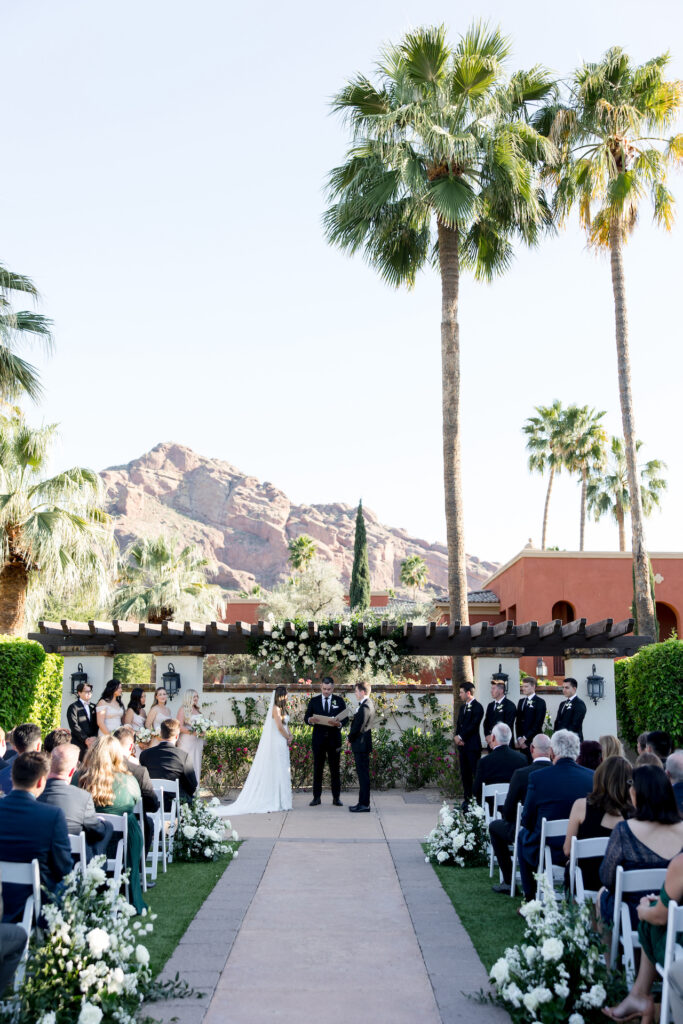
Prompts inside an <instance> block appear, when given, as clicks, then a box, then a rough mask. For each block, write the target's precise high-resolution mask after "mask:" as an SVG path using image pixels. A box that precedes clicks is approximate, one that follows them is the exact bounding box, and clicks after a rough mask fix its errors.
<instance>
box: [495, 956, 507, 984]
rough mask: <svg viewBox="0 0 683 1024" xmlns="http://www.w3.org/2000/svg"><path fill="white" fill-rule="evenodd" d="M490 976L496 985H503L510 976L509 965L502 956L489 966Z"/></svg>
mask: <svg viewBox="0 0 683 1024" xmlns="http://www.w3.org/2000/svg"><path fill="white" fill-rule="evenodd" d="M491 977H492V978H493V980H494V981H495V983H496V985H503V984H505V982H506V981H507V980H508V978H509V977H510V965H509V964H508V962H507V960H506V959H505V957H504V956H502V957H501V958H500V960H496V962H495V964H494V965H493V967H492V968H491Z"/></svg>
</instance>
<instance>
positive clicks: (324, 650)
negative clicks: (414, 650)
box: [248, 619, 403, 676]
mask: <svg viewBox="0 0 683 1024" xmlns="http://www.w3.org/2000/svg"><path fill="white" fill-rule="evenodd" d="M292 625H293V633H294V635H289V634H288V633H285V630H284V624H283V623H275V624H274V625H273V627H272V630H271V633H270V634H269V635H267V634H264V635H263V636H258V635H256V636H254V635H252V636H250V637H249V639H248V646H249V653H250V654H252V655H254V656H255V657H258V659H259V661H260V662H261V663H262V664H264V665H267V666H269V667H270V668H271V669H283V668H289V669H291V670H292V672H293V673H294V675H295V676H300V675H301V676H306V675H310V670H311V669H316V668H317V669H318V670H324V669H327V670H330V671H331V670H333V669H335V668H336V669H342V670H344V671H347V672H350V671H352V670H353V669H362V670H363V671H365V672H371V673H372V674H373V675H374V674H375V673H376V672H380V671H383V672H386V671H389V670H390V669H391V667H392V666H395V665H397V664H398V662H399V661H400V660H401V654H402V650H401V646H400V641H401V639H402V636H403V634H402V633H399V631H395V632H394V633H393V634H392V636H391V637H383V636H381V628H380V627H379V626H371V627H366V629H365V631H364V635H363V636H362V637H360V636H358V632H357V628H356V626H355V625H354V624H353V623H351V622H341V623H335V624H334V625H335V626H338V629H339V633H338V635H336V636H335V634H334V631H333V623H328V624H321V626H320V629H319V630H317V631H316V632H315V633H311V632H309V629H308V623H306V622H303V621H299V620H298V619H297V620H295V621H294V622H293V623H292Z"/></svg>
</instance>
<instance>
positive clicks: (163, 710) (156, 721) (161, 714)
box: [145, 686, 173, 746]
mask: <svg viewBox="0 0 683 1024" xmlns="http://www.w3.org/2000/svg"><path fill="white" fill-rule="evenodd" d="M167 702H168V694H167V693H166V690H165V689H164V687H163V686H157V688H156V690H155V691H154V703H153V704H152V706H151V708H150V709H149V714H148V715H147V720H146V722H145V725H146V726H147V728H148V729H151V730H152V732H155V731H156V732H158V731H159V726H160V725H161V723H162V722H163V720H164V719H165V718H172V717H173V716H172V714H171V709H170V708H169V707H168V704H167ZM158 742H159V740H158V738H156V739H153V740H152V743H151V746H154V745H155V744H157V743H158Z"/></svg>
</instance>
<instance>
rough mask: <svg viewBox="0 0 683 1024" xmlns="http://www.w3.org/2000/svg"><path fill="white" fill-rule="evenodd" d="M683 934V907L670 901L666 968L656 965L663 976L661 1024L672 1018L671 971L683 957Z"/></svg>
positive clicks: (665, 953)
mask: <svg viewBox="0 0 683 1024" xmlns="http://www.w3.org/2000/svg"><path fill="white" fill-rule="evenodd" d="M680 932H683V906H681V907H679V905H678V903H676V901H675V900H669V916H668V918H667V921H666V946H665V949H664V966H662V965H661V964H656V965H655V966H656V967H657V971H658V972H659V974H661V976H662V979H663V981H662V1009H661V1012H660V1014H659V1024H669V1018H670V1016H671V1013H670V1008H669V1001H670V992H669V970H670V968H671V966H672V965H673V963H674V961H676V960H680V959H681V957H683V946H681V945H680V944H679V943H678V942H677V941H676V939H677V936H678V935H679V933H680Z"/></svg>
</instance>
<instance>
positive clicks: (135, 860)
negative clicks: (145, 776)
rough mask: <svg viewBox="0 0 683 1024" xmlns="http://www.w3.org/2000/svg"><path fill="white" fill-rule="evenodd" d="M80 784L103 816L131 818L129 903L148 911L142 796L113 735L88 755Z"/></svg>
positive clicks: (99, 741) (105, 736)
mask: <svg viewBox="0 0 683 1024" xmlns="http://www.w3.org/2000/svg"><path fill="white" fill-rule="evenodd" d="M78 785H79V786H80V788H81V789H85V790H86V791H87V792H88V793H90V795H91V796H92V798H93V802H94V804H95V809H96V810H97V811H99V812H101V813H102V814H118V815H122V814H125V815H127V817H128V868H129V870H130V901H131V903H132V904H133V906H134V907H135V909H136V910H137V912H138V913H139V914H140V913H142V911H143V909H144V908H145V903H144V900H143V898H142V884H141V881H140V862H141V857H142V846H143V839H142V832H141V831H140V823H139V822H138V819H137V815H136V814H135V813H134V808H135V805H136V804H137V802H138V800H140V798H141V794H140V787H139V786H138V784H137V780H136V779H135V778H134V777H133V776H132V775H131V773H130V772H129V771H128V769H127V768H126V765H125V764H124V760H123V750H122V749H121V744H120V743H119V741H118V740H117V739H115V738H114V737H113V736H107V735H104V736H100V738H99V739H98V741H97V743H95V744H94V745H93V746H92V747H91V748H90V750H89V751H88V753H87V754H86V757H85V760H84V761H83V767H82V769H81V772H80V774H79V777H78Z"/></svg>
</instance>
